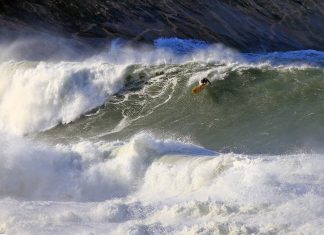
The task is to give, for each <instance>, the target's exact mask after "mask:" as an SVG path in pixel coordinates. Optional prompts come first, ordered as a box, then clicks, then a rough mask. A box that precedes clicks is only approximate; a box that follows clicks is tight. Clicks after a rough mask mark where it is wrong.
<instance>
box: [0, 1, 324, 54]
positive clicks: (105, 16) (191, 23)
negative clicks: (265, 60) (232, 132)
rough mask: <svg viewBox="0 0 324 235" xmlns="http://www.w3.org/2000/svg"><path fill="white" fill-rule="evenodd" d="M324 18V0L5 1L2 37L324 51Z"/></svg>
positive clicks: (1, 7) (0, 5)
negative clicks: (166, 40) (173, 40)
mask: <svg viewBox="0 0 324 235" xmlns="http://www.w3.org/2000/svg"><path fill="white" fill-rule="evenodd" d="M323 22H324V1H322V0H272V1H268V0H219V1H216V0H200V1H198V0H180V1H175V0H174V1H173V0H164V1H158V2H157V1H153V0H146V1H144V0H133V1H130V0H122V1H104V0H92V1H90V0H87V1H80V0H69V1H66V0H43V1H37V0H25V1H18V0H14V1H9V0H5V1H1V2H0V28H1V32H2V34H1V35H2V37H4V36H5V35H15V34H16V33H19V32H23V33H29V34H35V33H36V34H37V33H39V32H42V33H44V32H45V33H51V34H53V33H54V34H59V35H64V36H65V37H68V38H77V39H81V40H84V41H87V42H90V43H91V39H93V38H100V39H105V40H106V39H108V40H111V39H114V38H123V39H127V40H130V41H132V42H152V41H153V40H154V39H156V38H159V37H179V38H195V39H201V40H205V41H207V42H211V43H223V44H225V45H226V46H229V47H232V48H235V49H237V50H240V51H274V50H298V49H299V50H300V49H316V50H324V24H323ZM0 37H1V36H0Z"/></svg>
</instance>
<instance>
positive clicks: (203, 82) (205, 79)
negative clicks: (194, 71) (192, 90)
mask: <svg viewBox="0 0 324 235" xmlns="http://www.w3.org/2000/svg"><path fill="white" fill-rule="evenodd" d="M199 84H200V85H207V84H209V85H210V84H211V83H210V81H209V80H208V79H207V78H203V79H201V80H200V81H199Z"/></svg>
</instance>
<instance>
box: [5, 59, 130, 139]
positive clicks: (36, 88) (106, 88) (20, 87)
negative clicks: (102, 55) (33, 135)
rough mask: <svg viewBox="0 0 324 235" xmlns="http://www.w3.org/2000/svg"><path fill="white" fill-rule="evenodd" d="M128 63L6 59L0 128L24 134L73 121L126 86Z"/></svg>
mask: <svg viewBox="0 0 324 235" xmlns="http://www.w3.org/2000/svg"><path fill="white" fill-rule="evenodd" d="M125 67H126V66H122V65H121V66H118V65H114V66H112V65H109V64H106V63H101V62H88V61H85V62H82V63H80V62H59V63H50V62H25V61H23V62H14V61H10V62H4V63H2V64H1V65H0V70H1V74H0V94H1V95H0V127H1V129H2V130H6V131H8V132H10V133H16V134H26V133H30V132H35V131H41V130H46V129H49V128H51V127H53V126H55V125H57V124H58V123H63V124H65V123H69V122H71V121H74V120H75V119H76V118H78V117H79V116H80V115H82V114H84V113H85V112H87V111H89V110H91V109H93V108H96V107H98V106H99V105H101V104H103V103H104V102H105V101H106V100H107V98H109V97H110V96H111V95H113V94H115V93H116V92H118V91H119V90H120V89H121V88H122V87H123V83H124V82H123V76H122V74H123V72H124V69H125Z"/></svg>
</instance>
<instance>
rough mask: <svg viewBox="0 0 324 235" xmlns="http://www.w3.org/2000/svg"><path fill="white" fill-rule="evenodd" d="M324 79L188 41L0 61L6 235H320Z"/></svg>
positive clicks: (1, 196)
mask: <svg viewBox="0 0 324 235" xmlns="http://www.w3.org/2000/svg"><path fill="white" fill-rule="evenodd" d="M10 50H13V48H10ZM60 53H61V52H60ZM323 67H324V54H323V52H319V51H314V50H307V51H293V52H273V53H267V54H251V53H248V54H244V53H237V52H235V51H232V50H230V49H228V48H225V47H223V46H221V45H207V44H206V43H204V42H201V41H197V40H190V41H185V40H180V39H159V40H158V41H156V44H155V48H152V47H146V46H141V47H139V48H132V47H129V46H127V45H123V42H121V41H118V40H117V41H114V42H113V44H112V45H111V46H110V49H109V50H108V51H105V52H103V53H100V54H97V55H95V56H93V57H91V58H90V57H89V58H86V59H79V60H73V61H66V60H61V61H60V60H58V59H57V58H55V60H47V59H46V60H41V61H38V60H27V59H22V58H20V59H15V58H13V56H11V57H10V60H9V59H4V57H2V58H1V61H0V128H1V131H0V143H1V144H0V162H1V164H0V233H6V234H58V233H61V234H76V233H78V234H90V233H94V234H107V233H108V234H296V233H300V234H319V231H323V224H324V220H323V218H324V211H323V209H322V205H323V203H324V191H323V187H322V185H323V183H324V182H323V179H324V175H323V174H324V173H323V172H324V169H323V167H324V163H323V159H324V158H323V148H322V143H321V140H322V139H323V137H324V134H323V133H324V132H323V120H324V112H323V108H322V102H323V100H324V83H323V78H324V76H323V75H324V69H323ZM203 77H207V78H208V79H209V80H210V81H211V82H212V85H211V86H209V87H207V88H206V89H205V90H204V91H203V92H201V93H199V94H196V95H193V94H192V92H191V89H192V88H193V87H194V86H195V85H196V84H197V83H198V81H199V80H200V79H202V78H203Z"/></svg>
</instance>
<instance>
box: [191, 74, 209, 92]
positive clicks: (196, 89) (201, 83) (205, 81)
mask: <svg viewBox="0 0 324 235" xmlns="http://www.w3.org/2000/svg"><path fill="white" fill-rule="evenodd" d="M207 85H211V82H210V81H209V80H208V79H207V78H203V79H201V80H200V81H199V85H198V86H195V87H194V88H193V89H192V93H193V94H197V93H199V92H201V91H202V90H203V89H205V87H206V86H207Z"/></svg>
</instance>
